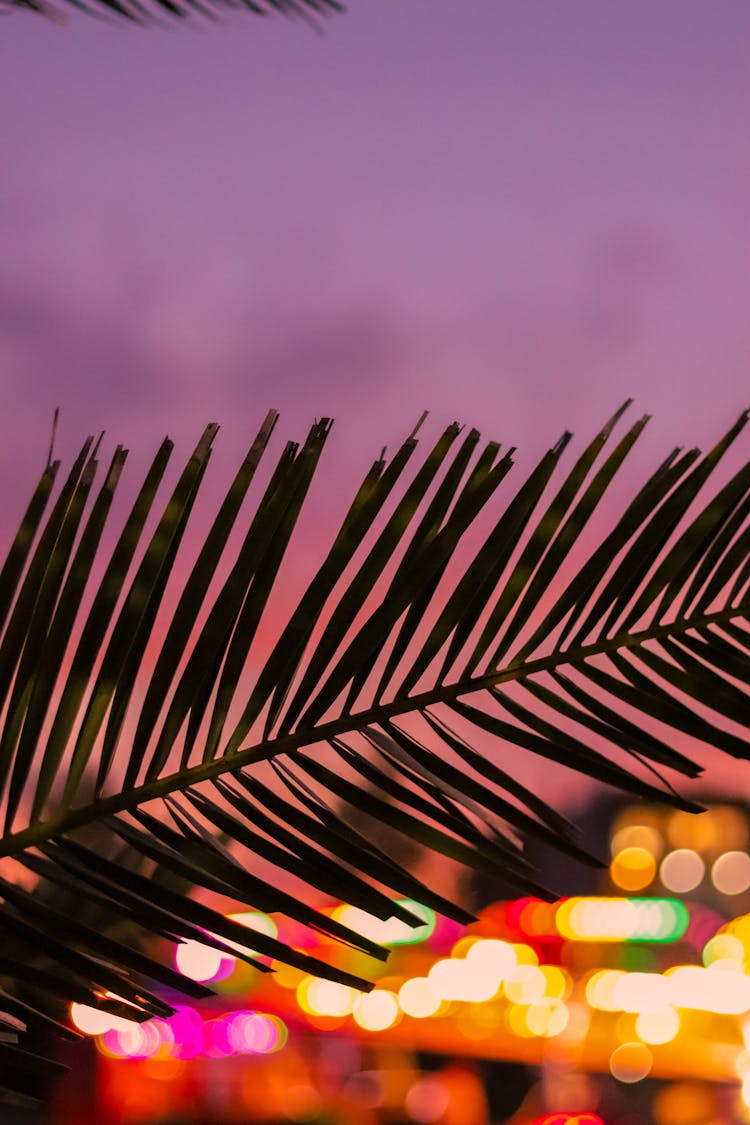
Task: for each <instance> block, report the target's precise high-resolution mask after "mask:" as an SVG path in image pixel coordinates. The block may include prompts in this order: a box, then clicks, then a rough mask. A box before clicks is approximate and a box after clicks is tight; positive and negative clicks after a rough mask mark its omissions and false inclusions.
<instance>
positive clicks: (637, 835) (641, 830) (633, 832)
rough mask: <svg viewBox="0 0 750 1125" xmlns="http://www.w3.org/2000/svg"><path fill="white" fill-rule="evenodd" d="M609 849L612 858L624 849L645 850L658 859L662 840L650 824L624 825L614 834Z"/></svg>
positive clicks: (661, 850)
mask: <svg viewBox="0 0 750 1125" xmlns="http://www.w3.org/2000/svg"><path fill="white" fill-rule="evenodd" d="M610 848H611V854H612V855H613V856H616V855H617V853H618V852H622V851H624V850H625V848H645V849H646V851H647V852H650V853H651V855H653V856H656V858H657V859H658V857H659V856H660V855H661V853H662V852H663V851H664V840H663V838H662V834H661V832H660V831H659V830H658V828H654V827H653V825H651V824H626V825H625V826H624V827H623V828H618V830H617V831H616V832H615V834H614V836H613V837H612V841H611V843H610Z"/></svg>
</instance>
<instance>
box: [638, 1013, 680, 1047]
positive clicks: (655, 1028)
mask: <svg viewBox="0 0 750 1125" xmlns="http://www.w3.org/2000/svg"><path fill="white" fill-rule="evenodd" d="M679 1030H680V1013H679V1012H678V1011H677V1010H676V1008H672V1007H665V1008H657V1009H655V1010H653V1011H645V1012H641V1013H640V1014H639V1015H638V1017H637V1019H636V1021H635V1032H636V1035H637V1036H638V1038H639V1039H642V1040H643V1042H644V1043H650V1044H651V1045H652V1046H657V1045H659V1044H662V1043H671V1041H672V1040H673V1039H674V1038H675V1037H676V1036H677V1035H678V1034H679Z"/></svg>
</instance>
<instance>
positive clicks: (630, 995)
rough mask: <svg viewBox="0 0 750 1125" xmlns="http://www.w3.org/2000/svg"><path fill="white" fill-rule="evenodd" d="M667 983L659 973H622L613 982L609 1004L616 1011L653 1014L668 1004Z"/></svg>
mask: <svg viewBox="0 0 750 1125" xmlns="http://www.w3.org/2000/svg"><path fill="white" fill-rule="evenodd" d="M669 997H670V988H669V981H668V980H667V978H666V977H663V976H662V975H661V974H660V973H623V975H622V976H620V977H618V978H617V980H616V981H615V982H614V984H613V987H612V992H611V1002H612V1005H613V1007H614V1009H615V1010H616V1011H621V1012H653V1011H659V1010H660V1009H662V1008H664V1007H665V1006H666V1005H667V1004H669Z"/></svg>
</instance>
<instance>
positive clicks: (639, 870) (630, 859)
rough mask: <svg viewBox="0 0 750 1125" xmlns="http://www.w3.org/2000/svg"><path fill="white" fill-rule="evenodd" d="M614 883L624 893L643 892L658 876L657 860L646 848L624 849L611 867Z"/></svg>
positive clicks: (610, 872) (613, 859) (616, 856)
mask: <svg viewBox="0 0 750 1125" xmlns="http://www.w3.org/2000/svg"><path fill="white" fill-rule="evenodd" d="M609 874H610V878H611V879H612V882H613V883H614V884H615V886H617V887H621V888H622V890H624V891H642V890H643V889H644V888H645V887H647V886H648V885H649V883H652V882H653V880H654V876H655V875H656V860H655V859H654V856H653V855H652V854H651V852H650V851H648V850H647V849H646V848H642V847H630V848H623V850H622V851H621V852H618V853H617V855H615V856H613V858H612V862H611V863H610V865H609Z"/></svg>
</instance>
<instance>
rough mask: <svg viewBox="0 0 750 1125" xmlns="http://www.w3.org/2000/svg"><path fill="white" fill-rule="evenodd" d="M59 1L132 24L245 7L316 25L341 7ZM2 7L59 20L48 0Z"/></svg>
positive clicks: (278, 2) (310, 2) (8, 0)
mask: <svg viewBox="0 0 750 1125" xmlns="http://www.w3.org/2000/svg"><path fill="white" fill-rule="evenodd" d="M61 3H62V5H64V6H67V7H69V8H71V9H73V10H75V11H79V12H84V13H85V14H86V15H90V16H95V17H98V18H99V19H102V18H104V19H106V18H108V17H109V18H111V17H114V18H115V19H117V20H125V21H127V22H129V23H133V24H144V25H149V24H158V23H160V22H161V21H162V20H163V19H165V18H166V19H168V20H170V21H172V20H177V21H185V20H189V19H190V18H191V17H194V16H200V17H201V18H203V19H207V20H217V19H219V18H220V17H221V16H222V15H226V14H227V13H228V12H234V11H247V12H251V13H253V14H254V15H256V16H269V15H284V16H291V17H297V18H300V19H303V20H305V21H306V22H307V23H309V24H311V25H312V26H313V27H318V26H319V24H320V20H321V19H323V18H324V17H326V16H329V15H330V14H331V13H332V12H341V11H343V5H342V4H341V3H340V2H339V0H149V2H143V0H61ZM3 8H7V9H13V8H26V9H27V10H30V11H33V12H38V13H40V14H42V15H46V16H49V17H51V18H52V19H56V20H60V19H61V18H62V14H63V10H64V8H63V9H61V8H60V7H57V6H55V5H54V4H53V3H52V0H1V2H0V11H1V10H2V9H3Z"/></svg>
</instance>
